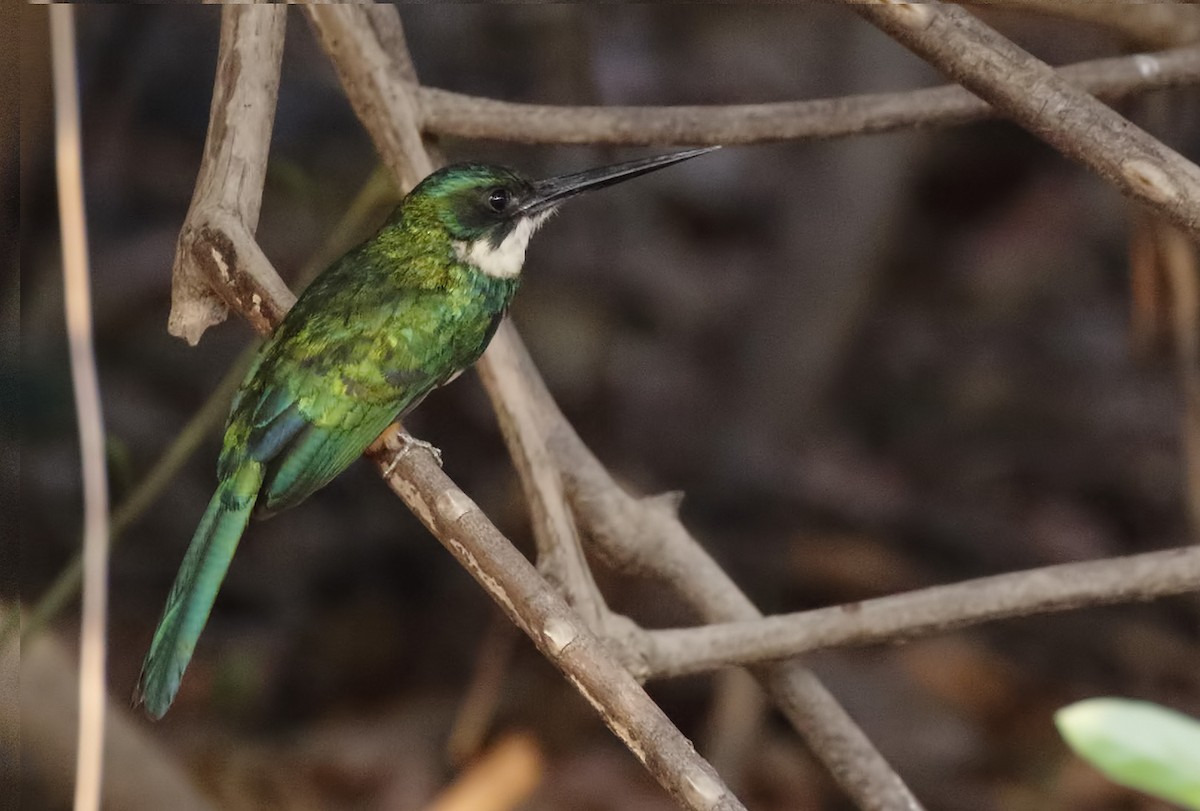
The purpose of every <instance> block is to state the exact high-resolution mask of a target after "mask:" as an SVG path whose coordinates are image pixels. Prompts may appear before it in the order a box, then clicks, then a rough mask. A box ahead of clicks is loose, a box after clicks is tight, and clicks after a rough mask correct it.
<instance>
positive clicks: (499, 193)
mask: <svg viewBox="0 0 1200 811" xmlns="http://www.w3.org/2000/svg"><path fill="white" fill-rule="evenodd" d="M511 199H512V196H511V195H510V194H509V193H508V189H504V188H500V189H492V190H491V191H490V192H488V205H489V206H491V207H492V211H495V212H497V213H498V212H501V211H503V210H504V209H506V208H508V203H509V200H511Z"/></svg>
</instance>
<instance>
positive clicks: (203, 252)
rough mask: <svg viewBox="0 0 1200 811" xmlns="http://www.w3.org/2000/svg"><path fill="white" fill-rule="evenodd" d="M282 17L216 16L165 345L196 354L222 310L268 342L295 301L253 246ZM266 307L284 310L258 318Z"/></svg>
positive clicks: (234, 11) (266, 10)
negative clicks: (192, 348) (175, 340)
mask: <svg viewBox="0 0 1200 811" xmlns="http://www.w3.org/2000/svg"><path fill="white" fill-rule="evenodd" d="M286 12H287V9H285V8H277V7H257V6H250V7H247V6H226V7H225V8H223V9H222V10H221V50H220V55H219V57H218V59H217V76H216V80H215V82H214V83H213V99H212V109H211V112H210V117H209V122H208V136H207V138H206V139H205V142H204V160H203V161H202V162H201V164H200V175H199V177H197V178H196V190H195V192H194V193H193V194H192V203H191V206H190V207H189V208H188V213H187V219H186V220H185V221H184V225H183V228H182V229H181V230H180V232H179V244H178V246H177V247H176V251H175V267H174V270H173V271H172V282H171V316H170V318H169V319H168V322H167V330H168V331H169V332H170V333H171V334H172V335H175V336H177V337H180V338H184V339H186V340H187V342H188V343H190V344H193V345H194V344H195V343H196V342H197V341H199V340H200V336H201V335H203V334H204V331H205V330H206V329H208V328H209V327H211V326H212V325H214V324H219V323H220V322H222V321H224V320H225V317H226V315H227V314H228V307H229V305H233V306H235V307H237V308H238V309H239V311H241V312H244V313H247V316H248V318H249V319H250V323H251V325H252V326H253V327H254V328H255V329H256V330H257V331H258V332H260V333H266V332H267V331H269V325H270V324H271V323H274V321H275V320H277V319H278V318H279V316H280V315H281V314H282V312H283V311H286V309H287V308H288V307H290V306H291V305H292V303H293V302H294V301H295V300H296V299H295V296H293V295H292V293H291V291H290V290H288V288H287V285H285V284H284V283H283V282H282V281H281V280H280V279H279V277H278V275H277V274H276V273H275V272H274V270H273V269H272V268H271V266H270V263H269V262H267V260H266V257H264V256H263V255H262V251H261V250H259V248H258V246H257V244H256V243H255V242H254V239H253V235H254V229H255V228H256V227H257V226H258V212H259V207H260V206H261V204H262V190H263V181H264V179H265V178H266V172H267V150H268V149H269V147H270V144H271V126H272V123H273V122H274V120H275V100H276V97H277V95H278V91H279V65H280V61H281V60H282V58H283V33H284V24H285V23H286V21H287V17H286ZM235 246H239V247H240V248H241V250H242V251H244V254H238V253H237V252H236V251H235ZM235 268H236V270H237V272H236V273H235V272H234V269H235ZM235 279H236V282H237V283H236V284H232V283H231V282H232V281H233V280H235ZM274 303H278V304H274ZM270 306H282V307H283V310H275V311H271V310H267V309H264V308H268V307H270Z"/></svg>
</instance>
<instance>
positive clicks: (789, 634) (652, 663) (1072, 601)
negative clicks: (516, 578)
mask: <svg viewBox="0 0 1200 811" xmlns="http://www.w3.org/2000/svg"><path fill="white" fill-rule="evenodd" d="M1189 591H1200V547H1191V548H1186V549H1170V550H1167V551H1163V552H1148V553H1146V554H1142V555H1131V556H1129V557H1121V558H1109V559H1106V560H1097V561H1088V562H1085V563H1066V564H1062V565H1059V566H1047V567H1045V568H1041V569H1033V570H1031V571H1024V572H1013V573H1011V574H1002V575H996V576H993V577H983V578H979V579H976V580H967V581H964V582H961V583H955V584H953V585H948V586H936V587H933V588H928V589H922V590H920V591H914V592H909V593H907V594H895V595H891V596H888V597H880V598H877V599H873V600H865V601H863V602H860V603H848V604H846V605H839V606H833V607H830V608H821V609H817V610H814V611H801V612H798V613H795V614H782V615H779V616H773V617H766V618H764V619H760V620H749V621H746V622H730V623H724V624H721V625H707V626H704V627H703V628H687V629H671V630H664V631H648V632H647V637H648V638H649V640H650V642H651V646H650V649H649V650H648V651H647V652H646V661H647V663H648V668H649V675H650V676H651V677H653V678H662V677H670V676H681V675H685V674H688V673H698V672H703V671H706V670H713V669H716V668H720V667H726V666H728V665H730V664H751V663H756V662H763V661H768V660H771V659H782V658H785V657H789V656H796V655H798V654H801V653H807V652H810V651H813V650H818V649H821V648H829V647H841V646H847V645H872V644H877V643H880V642H897V641H902V640H906V639H912V638H914V637H918V636H927V635H929V634H934V633H943V632H946V631H952V630H955V629H958V628H963V627H966V626H968V625H975V624H978V623H981V622H990V621H993V620H998V619H1005V618H1008V617H1019V616H1026V615H1029V614H1042V613H1048V612H1052V611H1068V610H1071V609H1076V608H1084V607H1088V606H1098V605H1111V604H1113V603H1128V602H1137V601H1142V600H1153V599H1157V598H1159V597H1165V596H1168V595H1173V594H1181V593H1185V592H1189Z"/></svg>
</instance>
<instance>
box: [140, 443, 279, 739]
mask: <svg viewBox="0 0 1200 811" xmlns="http://www.w3.org/2000/svg"><path fill="white" fill-rule="evenodd" d="M261 483H262V466H261V465H258V464H256V463H254V462H250V463H247V464H244V465H243V466H242V467H241V468H240V469H239V470H238V471H236V472H235V473H234V475H233V476H231V477H229V478H226V479H224V480H222V481H221V483H220V485H219V486H218V487H217V492H216V493H214V494H213V497H212V500H211V501H210V502H209V504H208V509H207V510H205V512H204V517H203V518H201V519H200V525H199V526H198V527H197V528H196V532H195V534H194V535H193V536H192V542H191V545H189V546H188V550H187V554H186V555H185V556H184V558H183V563H182V564H181V565H180V567H179V574H177V575H176V576H175V584H174V585H173V586H172V587H171V594H170V596H169V597H167V606H166V608H165V609H164V610H163V616H162V619H161V620H159V623H158V628H157V629H155V631H154V641H153V642H151V644H150V652H149V653H147V654H146V660H145V663H144V664H143V665H142V674H141V678H140V679H139V680H138V689H137V693H136V694H135V701H140V702H142V703H144V704H145V705H146V712H147V713H149V714H150V716H151V717H153V718H161V717H162V716H163V715H164V714H165V713H166V711H167V708H169V707H170V706H171V702H172V701H174V700H175V693H176V692H178V690H179V683H180V680H181V679H182V678H183V671H184V670H185V669H186V668H187V666H188V662H189V661H191V658H192V652H193V651H194V650H195V647H196V640H197V639H199V638H200V632H201V631H202V630H203V629H204V624H205V623H206V622H207V621H208V615H209V612H210V611H211V610H212V606H213V602H214V601H215V600H216V598H217V591H218V590H219V589H220V588H221V581H222V580H224V579H225V572H226V571H227V570H228V569H229V562H230V561H231V560H232V559H233V553H234V551H235V550H236V549H237V545H238V541H239V540H240V539H241V537H242V532H244V531H245V529H246V522H247V521H248V520H249V519H250V512H251V510H252V509H253V508H254V502H255V500H256V498H257V496H258V490H259V486H260V484H261Z"/></svg>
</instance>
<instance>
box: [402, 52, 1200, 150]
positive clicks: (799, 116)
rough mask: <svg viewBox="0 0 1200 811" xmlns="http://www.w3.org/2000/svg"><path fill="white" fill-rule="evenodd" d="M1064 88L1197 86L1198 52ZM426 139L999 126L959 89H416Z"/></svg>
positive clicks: (768, 138)
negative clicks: (700, 98) (688, 97)
mask: <svg viewBox="0 0 1200 811" xmlns="http://www.w3.org/2000/svg"><path fill="white" fill-rule="evenodd" d="M1058 75H1059V76H1061V77H1062V78H1063V79H1064V80H1065V81H1068V82H1070V83H1071V84H1073V85H1076V86H1077V87H1079V88H1081V89H1082V90H1086V91H1087V92H1089V93H1092V94H1094V95H1096V96H1098V97H1100V98H1104V99H1108V100H1114V99H1119V98H1123V97H1125V96H1129V95H1132V94H1135V93H1143V92H1146V91H1149V90H1155V89H1159V88H1164V87H1178V86H1182V85H1191V84H1196V83H1200V46H1190V47H1183V48H1175V49H1172V50H1165V51H1160V52H1158V53H1152V54H1138V55H1136V56H1124V57H1115V58H1109V59H1096V60H1093V61H1089V62H1080V63H1078V64H1075V65H1068V66H1066V67H1063V68H1059V69H1058ZM417 100H418V102H419V106H420V110H421V115H422V118H421V127H422V129H423V130H424V131H425V132H429V133H436V134H439V135H454V136H458V137H462V138H490V139H495V140H502V141H516V142H522V143H540V144H548V143H556V144H726V145H732V144H751V143H768V142H772V141H791V140H801V139H814V138H836V137H840V136H846V135H862V134H868V133H881V132H893V131H895V130H900V129H907V128H911V127H935V126H937V127H945V126H950V125H954V124H962V123H965V122H968V121H976V120H979V119H983V118H992V117H995V116H997V115H999V113H997V112H996V110H994V109H993V108H992V107H991V106H990V105H989V104H988V103H987V102H986V101H983V100H982V99H980V98H979V97H978V96H975V95H974V94H972V93H970V92H968V91H967V90H964V89H963V88H961V87H959V86H958V85H946V86H943V87H932V88H927V89H923V90H910V91H905V92H900V93H871V94H864V95H857V96H843V97H840V98H833V99H814V100H810V101H791V102H779V103H774V104H735V105H728V106H716V105H714V106H693V107H561V106H553V105H542V104H519V103H514V102H507V101H497V100H495V99H487V98H480V97H477V96H467V95H463V94H461V93H452V92H450V91H447V90H438V89H435V88H429V87H420V88H418V89H417Z"/></svg>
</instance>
